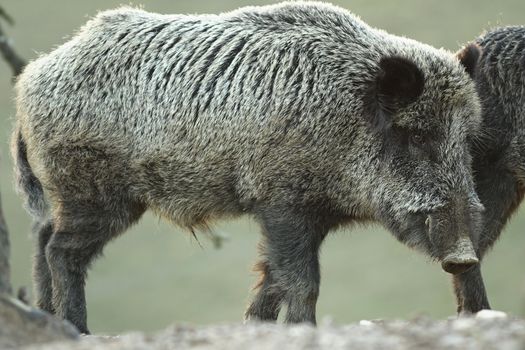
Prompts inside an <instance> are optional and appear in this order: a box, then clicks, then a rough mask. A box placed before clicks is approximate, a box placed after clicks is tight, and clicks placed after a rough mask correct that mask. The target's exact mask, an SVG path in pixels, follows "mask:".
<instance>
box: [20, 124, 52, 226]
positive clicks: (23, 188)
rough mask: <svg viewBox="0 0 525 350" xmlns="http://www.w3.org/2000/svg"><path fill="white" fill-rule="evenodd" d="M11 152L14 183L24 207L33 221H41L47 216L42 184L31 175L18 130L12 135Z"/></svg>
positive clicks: (24, 144)
mask: <svg viewBox="0 0 525 350" xmlns="http://www.w3.org/2000/svg"><path fill="white" fill-rule="evenodd" d="M13 136H14V137H13V143H12V152H13V159H14V161H15V181H16V187H17V190H18V192H20V194H21V195H22V196H23V199H24V205H25V207H26V209H27V211H29V213H30V214H31V216H33V218H34V219H35V221H37V222H38V221H42V220H44V219H45V217H46V216H47V211H48V206H47V202H46V200H45V197H44V190H43V188H42V184H41V183H40V181H39V180H38V178H37V177H36V176H35V174H34V173H33V169H31V165H29V161H28V160H27V147H26V142H25V141H24V138H23V137H22V133H21V132H20V128H19V127H17V129H16V130H15V134H14V135H13Z"/></svg>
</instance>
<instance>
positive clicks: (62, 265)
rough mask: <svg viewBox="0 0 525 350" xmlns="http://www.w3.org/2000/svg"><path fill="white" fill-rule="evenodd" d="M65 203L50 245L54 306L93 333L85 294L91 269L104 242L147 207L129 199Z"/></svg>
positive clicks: (82, 327)
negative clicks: (130, 203)
mask: <svg viewBox="0 0 525 350" xmlns="http://www.w3.org/2000/svg"><path fill="white" fill-rule="evenodd" d="M61 204H62V205H61V207H60V211H59V213H58V215H57V217H56V218H55V220H54V222H55V226H56V227H55V230H54V233H53V235H52V236H51V240H50V241H49V243H48V244H47V246H46V258H47V262H48V264H49V268H50V271H51V276H52V285H53V306H54V309H55V314H56V315H57V316H59V317H61V318H64V319H67V320H69V321H70V322H72V323H73V324H74V325H75V326H76V327H77V328H78V329H79V331H80V332H82V333H85V334H89V330H88V328H87V316H86V300H85V294H84V283H85V277H86V273H87V269H88V267H89V265H90V263H91V262H92V260H93V259H94V258H95V257H96V256H97V255H100V254H101V253H102V248H103V247H104V245H105V244H106V243H107V242H108V241H109V240H110V239H111V238H114V237H115V236H116V235H117V234H119V233H121V232H122V231H123V230H125V229H126V228H128V227H129V226H130V224H132V223H133V222H135V221H136V220H138V219H139V217H140V216H141V215H142V213H143V212H144V208H143V207H142V206H140V205H129V204H128V203H126V202H116V203H111V204H107V203H93V202H84V203H81V202H75V203H67V202H62V203H61Z"/></svg>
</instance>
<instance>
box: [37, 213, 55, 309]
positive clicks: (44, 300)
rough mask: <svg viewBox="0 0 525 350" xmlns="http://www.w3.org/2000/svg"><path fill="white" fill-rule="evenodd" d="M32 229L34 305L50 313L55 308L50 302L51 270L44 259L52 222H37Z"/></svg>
mask: <svg viewBox="0 0 525 350" xmlns="http://www.w3.org/2000/svg"><path fill="white" fill-rule="evenodd" d="M33 230H34V232H35V235H36V238H37V246H36V253H35V257H34V261H33V281H34V285H35V297H36V305H37V307H39V308H40V309H42V310H44V311H47V312H49V313H51V314H52V313H54V312H55V310H54V308H53V304H52V302H51V299H52V296H53V290H52V287H51V272H50V271H49V266H48V264H47V260H46V246H47V243H48V242H49V240H50V238H51V235H52V234H53V223H52V221H51V220H48V221H45V222H43V223H40V222H37V223H35V226H34V228H33Z"/></svg>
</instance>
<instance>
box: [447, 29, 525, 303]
mask: <svg viewBox="0 0 525 350" xmlns="http://www.w3.org/2000/svg"><path fill="white" fill-rule="evenodd" d="M475 44H476V45H479V47H480V48H481V50H482V55H481V57H480V60H479V63H478V65H477V69H476V70H475V73H474V79H475V82H476V88H477V91H478V93H479V97H480V99H481V103H482V124H481V129H480V131H479V134H478V135H477V136H476V137H473V139H472V154H473V158H474V161H473V169H474V179H475V182H476V191H477V193H478V194H479V197H480V199H481V201H482V203H483V205H484V206H485V208H486V211H485V213H484V214H483V225H482V229H481V231H480V234H479V236H480V237H479V254H480V257H483V256H484V255H485V253H486V252H487V251H488V249H490V247H492V245H493V244H494V243H495V242H496V240H497V239H498V237H499V236H500V234H501V232H502V231H503V229H504V227H505V225H506V223H507V222H508V220H509V219H510V217H511V216H512V215H513V214H514V213H515V212H516V210H517V208H518V207H519V205H520V204H521V202H522V200H523V197H524V195H525V27H523V26H511V27H503V28H495V29H493V30H490V31H488V32H487V33H485V34H483V35H482V36H480V37H479V38H478V39H477V40H476V41H475ZM454 285H455V287H456V288H455V290H456V295H457V297H458V310H459V311H460V312H477V311H479V310H481V309H488V308H490V305H489V301H488V298H487V296H486V292H485V287H484V285H483V279H482V277H481V272H480V269H479V267H478V268H475V269H472V270H471V271H469V272H468V273H465V274H462V275H458V276H455V277H454Z"/></svg>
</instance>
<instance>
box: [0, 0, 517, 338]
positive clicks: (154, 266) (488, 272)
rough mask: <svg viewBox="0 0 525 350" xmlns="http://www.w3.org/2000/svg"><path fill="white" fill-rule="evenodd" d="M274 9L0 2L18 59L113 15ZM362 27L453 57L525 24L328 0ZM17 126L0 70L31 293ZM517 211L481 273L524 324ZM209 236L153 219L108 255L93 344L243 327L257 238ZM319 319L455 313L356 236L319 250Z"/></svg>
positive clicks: (94, 284) (473, 8) (408, 2)
mask: <svg viewBox="0 0 525 350" xmlns="http://www.w3.org/2000/svg"><path fill="white" fill-rule="evenodd" d="M265 3H271V1H256V0H245V1H212V0H207V1H201V0H191V1H190V0H178V1H175V0H173V1H169V0H163V1H161V0H151V1H142V2H137V1H132V2H128V3H123V2H122V1H120V0H96V1H93V0H90V1H81V0H75V1H72V0H68V1H57V0H7V1H6V0H4V1H0V5H1V6H3V7H4V8H5V10H6V11H8V12H9V13H10V14H11V16H12V17H13V18H14V19H15V21H16V25H15V27H7V26H6V25H4V28H5V30H6V31H7V33H8V34H9V36H10V37H11V38H12V39H13V40H14V45H15V46H16V48H17V49H18V51H19V52H20V54H22V55H23V56H24V57H25V58H27V59H32V58H34V57H36V56H37V55H38V54H39V53H40V52H48V51H50V50H51V49H52V48H53V47H55V46H57V45H59V44H61V43H63V42H64V41H65V40H67V38H69V37H71V35H72V34H73V33H74V32H75V31H76V30H77V28H79V26H80V25H82V24H83V23H84V22H86V20H87V19H88V18H89V17H90V16H92V15H94V14H95V13H97V11H100V10H103V9H109V8H114V7H116V6H118V5H120V4H132V5H141V6H143V7H144V8H145V9H147V10H150V11H157V12H163V13H205V12H221V11H226V10H230V9H234V8H237V7H239V6H243V5H254V4H265ZM334 3H336V4H339V5H341V6H343V7H345V8H348V9H350V10H351V11H353V12H354V13H356V14H358V15H359V16H360V17H361V18H362V19H363V20H365V21H366V22H368V23H369V24H371V25H373V26H376V27H380V28H383V29H385V30H387V31H389V32H391V33H394V34H398V35H405V36H408V37H412V38H414V39H417V40H420V41H423V42H426V43H429V44H432V45H434V46H437V47H444V48H447V49H449V50H451V51H455V50H457V49H458V48H459V47H460V45H461V44H462V43H465V42H467V41H469V40H471V39H473V38H475V37H476V36H477V35H478V34H479V33H481V32H482V31H483V30H484V29H486V28H490V27H493V26H497V25H506V24H525V18H524V14H525V2H524V1H523V0H514V1H491V0H477V1H472V0H470V1H465V0H463V1H455V0H432V1H421V0H401V1H370V0H359V1H357V0H356V1H351V0H347V1H343V0H340V1H335V0H334ZM13 118H14V106H13V93H12V86H11V72H10V70H9V69H8V67H7V66H6V65H5V64H4V62H0V152H1V155H2V157H1V165H0V189H1V194H2V196H3V197H2V199H3V203H4V209H5V215H6V219H7V221H8V224H9V228H10V231H11V240H12V266H13V283H14V285H15V286H22V285H25V286H30V285H31V255H32V243H31V237H30V235H29V227H30V218H29V216H28V215H27V214H26V213H25V211H24V210H23V209H22V207H21V204H20V201H19V199H18V197H17V196H16V195H15V193H14V191H13V179H12V171H11V167H12V165H11V160H10V157H9V152H8V140H9V134H10V130H11V126H12V120H13ZM524 228H525V206H522V208H521V209H520V212H519V213H518V214H517V215H515V217H514V218H513V220H512V222H511V224H510V225H508V226H507V229H506V232H505V233H504V234H503V238H502V239H501V240H500V242H499V244H497V246H496V248H495V249H494V251H493V252H492V253H491V254H490V255H489V256H488V257H487V259H486V261H485V263H484V275H485V281H486V285H487V288H488V292H489V297H490V300H491V303H492V307H493V308H495V309H499V310H503V311H507V312H510V313H512V314H514V315H520V316H525V273H524V269H523V266H525V251H524V250H525V234H524V232H523V229H524ZM216 231H217V232H220V233H225V234H228V235H229V237H230V240H229V241H228V242H226V243H225V245H224V246H223V248H222V249H220V250H216V249H214V248H213V246H212V244H211V243H210V241H209V240H207V239H206V238H205V236H204V235H201V236H200V242H201V243H202V245H203V248H201V247H200V246H199V244H198V243H197V242H196V241H195V240H194V239H192V238H191V237H190V235H188V234H187V233H185V232H179V230H177V229H175V228H174V227H172V226H170V225H168V224H167V223H164V222H161V221H160V220H159V219H157V218H155V217H153V216H151V215H149V216H146V217H145V218H144V219H143V220H142V222H141V223H140V224H139V225H137V226H135V227H134V228H133V229H132V230H131V231H129V232H127V233H126V234H124V235H123V236H122V237H120V238H118V239H117V240H116V241H115V242H112V243H110V244H109V246H108V247H107V249H106V250H105V257H104V258H101V259H99V260H98V261H97V262H96V263H95V265H94V268H93V269H92V272H91V273H90V276H89V280H88V283H87V298H88V312H89V317H88V318H89V324H90V328H91V330H92V331H94V332H98V333H116V332H120V331H123V330H130V329H137V330H146V331H150V330H155V329H160V328H161V327H164V326H166V325H168V324H170V323H174V322H191V323H197V324H204V323H211V322H224V321H240V320H241V319H242V315H243V311H244V308H245V306H246V305H247V303H248V301H249V295H250V294H249V293H250V286H251V285H252V284H253V283H254V281H255V279H256V276H255V275H254V273H253V272H251V264H252V263H253V262H254V261H255V258H256V253H257V248H256V246H257V240H258V238H259V228H258V226H257V224H256V223H255V222H252V221H250V220H247V219H243V220H238V221H234V222H224V223H221V224H220V225H218V226H217V227H216ZM321 263H322V272H323V276H322V287H321V296H320V299H319V304H318V316H319V319H322V318H323V317H331V318H333V319H334V320H335V321H336V322H338V323H345V322H352V321H356V320H360V319H375V318H405V317H411V316H414V315H417V314H420V313H425V314H428V315H430V316H432V317H435V318H440V317H447V316H451V315H454V314H455V299H454V297H453V294H452V288H451V286H450V281H449V276H448V275H447V274H445V273H444V272H442V271H441V269H440V267H439V265H437V264H433V263H430V262H429V261H428V260H427V259H426V258H425V257H424V256H422V255H420V254H419V253H416V252H413V251H410V250H409V249H407V248H406V247H404V246H402V245H401V244H400V243H398V242H396V241H395V240H394V239H393V238H392V237H391V236H390V235H389V233H387V232H385V231H384V230H382V229H381V228H379V227H378V226H372V227H368V228H364V227H354V228H351V229H350V228H349V229H347V230H344V231H341V232H337V233H335V234H333V235H332V236H331V237H329V239H327V241H326V243H325V245H324V247H323V251H322V260H321Z"/></svg>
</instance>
